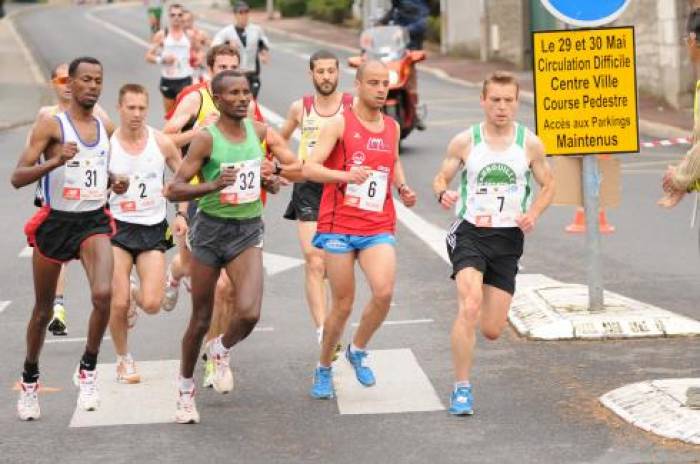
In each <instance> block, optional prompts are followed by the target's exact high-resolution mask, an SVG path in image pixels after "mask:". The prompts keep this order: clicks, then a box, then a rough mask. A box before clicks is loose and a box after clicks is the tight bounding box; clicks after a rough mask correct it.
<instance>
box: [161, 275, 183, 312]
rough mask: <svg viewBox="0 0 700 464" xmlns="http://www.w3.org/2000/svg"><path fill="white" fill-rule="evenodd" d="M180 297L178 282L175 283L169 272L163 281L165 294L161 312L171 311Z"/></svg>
mask: <svg viewBox="0 0 700 464" xmlns="http://www.w3.org/2000/svg"><path fill="white" fill-rule="evenodd" d="M178 296H180V281H177V282H176V281H175V280H174V279H173V276H172V274H171V273H170V272H168V276H167V278H166V279H165V294H164V295H163V303H162V304H161V306H160V308H161V309H162V310H163V311H172V310H173V309H175V305H177V298H178Z"/></svg>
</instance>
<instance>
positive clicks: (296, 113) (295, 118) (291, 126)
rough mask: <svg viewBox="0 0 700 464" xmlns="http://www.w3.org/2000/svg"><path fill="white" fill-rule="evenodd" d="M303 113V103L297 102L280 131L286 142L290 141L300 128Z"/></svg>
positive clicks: (291, 107)
mask: <svg viewBox="0 0 700 464" xmlns="http://www.w3.org/2000/svg"><path fill="white" fill-rule="evenodd" d="M302 111H303V103H302V101H301V100H296V101H295V102H294V103H292V104H291V106H290V107H289V111H288V112H287V119H285V120H284V123H283V124H282V128H281V129H280V134H281V135H282V138H283V139H284V140H286V141H289V139H290V138H291V137H292V134H293V133H294V131H295V130H296V128H297V127H299V124H300V123H301V114H302Z"/></svg>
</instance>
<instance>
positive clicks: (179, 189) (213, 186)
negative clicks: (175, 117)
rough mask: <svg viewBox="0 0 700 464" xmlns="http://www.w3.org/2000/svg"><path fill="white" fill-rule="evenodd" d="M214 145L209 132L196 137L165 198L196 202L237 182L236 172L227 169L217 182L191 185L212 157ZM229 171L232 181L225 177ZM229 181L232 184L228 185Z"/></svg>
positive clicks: (166, 191) (200, 133)
mask: <svg viewBox="0 0 700 464" xmlns="http://www.w3.org/2000/svg"><path fill="white" fill-rule="evenodd" d="M212 143H213V140H212V137H211V134H210V133H209V132H208V131H200V132H198V133H197V135H195V137H194V139H193V140H192V144H191V145H190V150H189V152H188V153H187V157H185V159H184V160H183V162H182V164H181V165H180V168H179V169H178V170H177V172H176V173H175V176H174V177H173V180H172V181H171V182H170V183H169V184H168V185H167V186H166V188H165V196H166V197H167V199H168V200H170V201H189V200H194V199H195V198H197V197H201V196H202V195H206V194H207V193H211V192H215V191H217V190H221V189H223V188H224V187H226V185H230V184H232V183H233V182H234V181H235V179H236V177H235V170H234V169H231V168H229V169H225V170H224V171H223V172H222V175H221V176H220V177H219V178H218V179H216V180H215V181H210V182H200V183H198V184H196V185H192V184H190V183H189V182H190V180H192V178H193V177H194V176H196V175H197V174H198V173H199V172H200V170H201V169H202V166H203V165H204V163H205V161H206V159H207V158H208V157H209V156H210V155H211V150H212ZM227 171H231V172H233V175H232V179H229V178H228V177H227V176H224V173H227ZM228 180H230V181H231V182H230V183H229V184H226V181H228Z"/></svg>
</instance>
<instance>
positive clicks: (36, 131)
mask: <svg viewBox="0 0 700 464" xmlns="http://www.w3.org/2000/svg"><path fill="white" fill-rule="evenodd" d="M59 133H60V129H59V127H58V122H57V121H56V119H55V118H53V117H51V116H49V115H41V116H40V118H39V120H38V121H37V123H36V124H35V125H34V127H32V132H31V134H30V136H29V143H28V144H27V145H26V146H25V147H24V150H23V151H22V155H21V156H20V158H19V161H18V162H17V167H16V168H15V170H14V172H13V173H12V178H11V183H12V186H13V187H14V188H20V187H24V186H25V185H28V184H33V183H34V182H36V181H37V180H39V179H41V178H42V177H43V176H45V175H46V174H47V173H49V172H51V171H53V170H54V169H56V168H57V167H59V166H62V165H63V164H64V163H65V162H66V161H68V160H69V159H71V158H73V157H74V156H75V154H76V153H77V152H78V147H77V145H76V144H75V143H67V144H64V145H63V146H62V151H61V154H60V155H58V156H54V157H52V158H50V159H48V160H46V161H45V162H43V163H39V159H40V157H41V154H42V153H44V151H45V150H46V149H47V148H48V147H49V145H50V144H51V142H52V141H57V140H58V139H59V137H60V136H59Z"/></svg>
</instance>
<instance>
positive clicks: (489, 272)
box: [447, 219, 524, 295]
mask: <svg viewBox="0 0 700 464" xmlns="http://www.w3.org/2000/svg"><path fill="white" fill-rule="evenodd" d="M523 242H524V239H523V232H522V231H521V230H520V229H519V228H518V227H476V226H474V225H473V224H471V223H470V222H468V221H465V220H463V219H460V220H458V221H456V222H455V223H454V224H453V225H452V227H451V228H450V231H449V233H448V235H447V253H448V255H449V257H450V261H451V262H452V275H451V277H452V278H453V279H454V278H455V276H456V275H457V273H459V271H461V270H462V269H466V268H469V267H471V268H474V269H476V270H478V271H479V272H481V273H482V274H483V275H484V280H483V282H484V284H486V285H491V286H492V287H496V288H500V289H501V290H503V291H506V292H508V293H510V294H511V295H512V294H513V293H515V276H516V275H517V273H518V261H519V260H520V257H521V256H522V254H523Z"/></svg>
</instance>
